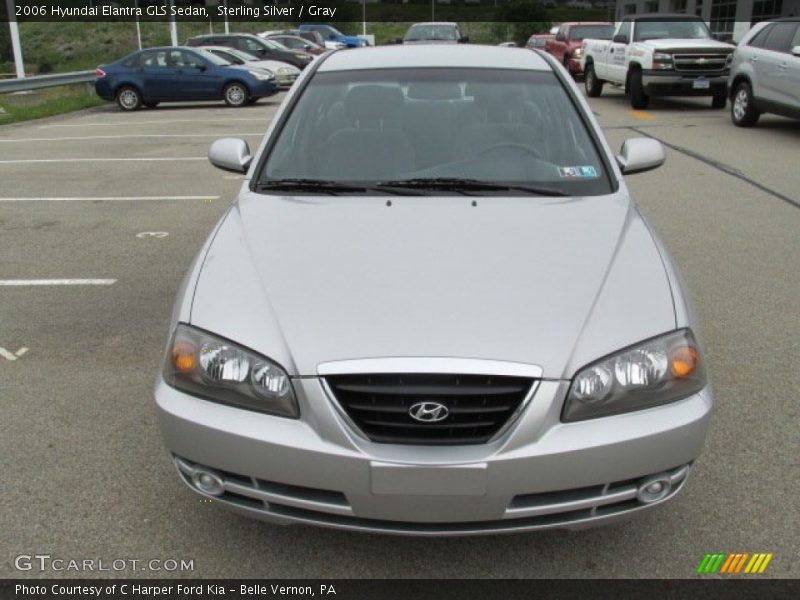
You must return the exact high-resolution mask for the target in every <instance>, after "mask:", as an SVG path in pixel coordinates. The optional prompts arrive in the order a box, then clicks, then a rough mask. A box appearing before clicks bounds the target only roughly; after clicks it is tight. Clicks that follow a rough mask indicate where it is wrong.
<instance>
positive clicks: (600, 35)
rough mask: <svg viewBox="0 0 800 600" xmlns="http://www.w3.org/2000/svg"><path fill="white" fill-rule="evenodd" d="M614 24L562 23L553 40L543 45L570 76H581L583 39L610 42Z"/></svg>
mask: <svg viewBox="0 0 800 600" xmlns="http://www.w3.org/2000/svg"><path fill="white" fill-rule="evenodd" d="M613 34H614V24H613V23H604V22H599V21H598V22H586V21H576V22H570V23H562V24H561V25H560V26H559V28H558V31H557V32H556V35H555V37H554V38H553V39H551V40H548V41H547V43H546V44H545V47H544V49H545V52H549V53H550V54H552V55H553V56H555V57H556V60H558V61H559V62H561V64H563V65H564V67H565V68H566V69H567V70H568V71H569V72H570V73H572V75H580V74H581V72H582V71H581V52H582V51H583V50H582V49H581V43H582V42H583V39H584V38H591V39H599V40H610V39H611V36H612V35H613Z"/></svg>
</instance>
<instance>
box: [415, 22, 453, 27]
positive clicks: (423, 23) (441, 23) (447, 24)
mask: <svg viewBox="0 0 800 600" xmlns="http://www.w3.org/2000/svg"><path fill="white" fill-rule="evenodd" d="M417 25H446V26H447V27H457V25H456V23H453V22H452V21H423V22H421V23H414V24H413V25H411V27H416V26H417Z"/></svg>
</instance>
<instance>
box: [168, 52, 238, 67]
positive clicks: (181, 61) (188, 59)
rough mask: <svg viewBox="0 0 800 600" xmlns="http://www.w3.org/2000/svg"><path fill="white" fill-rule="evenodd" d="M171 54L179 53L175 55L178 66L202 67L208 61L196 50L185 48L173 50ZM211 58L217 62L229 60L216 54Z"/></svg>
mask: <svg viewBox="0 0 800 600" xmlns="http://www.w3.org/2000/svg"><path fill="white" fill-rule="evenodd" d="M170 54H177V56H175V57H174V60H175V63H176V65H177V66H178V67H200V66H205V64H206V61H205V60H204V59H203V57H202V56H200V55H198V54H195V53H194V52H186V51H184V50H178V51H173V52H171V53H170ZM209 60H214V61H216V62H215V64H220V65H222V63H227V61H224V60H220V59H218V58H216V57H214V56H209Z"/></svg>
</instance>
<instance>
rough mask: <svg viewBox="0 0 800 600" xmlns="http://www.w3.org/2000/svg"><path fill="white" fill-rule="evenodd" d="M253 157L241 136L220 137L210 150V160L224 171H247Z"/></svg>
mask: <svg viewBox="0 0 800 600" xmlns="http://www.w3.org/2000/svg"><path fill="white" fill-rule="evenodd" d="M252 159H253V157H252V156H250V147H249V146H248V145H247V142H245V141H244V140H240V139H239V138H222V139H219V140H217V141H215V142H214V143H213V144H211V148H209V150H208V160H209V162H211V164H212V165H214V166H215V167H217V168H218V169H222V170H224V171H233V172H234V173H247V168H248V167H249V166H250V161H251V160H252Z"/></svg>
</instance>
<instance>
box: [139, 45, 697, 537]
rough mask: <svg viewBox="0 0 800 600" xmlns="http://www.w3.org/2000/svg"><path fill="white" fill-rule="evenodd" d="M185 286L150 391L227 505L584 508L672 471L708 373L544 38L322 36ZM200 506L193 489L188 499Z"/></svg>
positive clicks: (319, 517)
mask: <svg viewBox="0 0 800 600" xmlns="http://www.w3.org/2000/svg"><path fill="white" fill-rule="evenodd" d="M300 81H301V82H302V84H303V85H302V86H300V87H295V88H294V92H293V93H292V94H290V95H289V96H288V97H287V99H286V101H285V102H284V104H283V106H282V107H281V108H280V110H279V111H278V113H277V115H276V116H275V120H274V122H273V125H272V126H271V128H270V130H269V133H268V135H267V136H266V137H265V138H264V140H263V141H262V143H261V145H260V147H259V148H258V149H256V150H255V152H251V150H250V148H249V147H248V146H247V144H246V143H245V142H244V141H242V140H238V139H223V140H218V141H217V142H215V143H214V144H213V146H212V148H211V151H210V159H211V162H212V163H213V164H214V165H216V166H218V167H220V168H222V169H226V170H229V171H234V172H239V173H246V176H245V180H244V182H243V184H242V187H241V191H240V194H239V197H238V198H237V199H236V201H235V202H234V203H233V204H232V205H231V207H230V209H229V210H228V211H227V213H226V214H225V215H224V216H223V217H222V219H221V220H220V222H219V223H218V224H217V226H216V227H215V228H214V230H213V232H212V233H211V234H210V236H209V237H208V241H207V242H206V243H205V245H204V246H203V248H202V249H201V250H200V252H199V254H198V255H197V259H196V260H195V262H194V264H193V266H192V267H191V269H190V271H189V273H188V275H187V277H186V279H185V281H184V283H183V285H182V287H181V289H180V292H179V294H178V298H177V302H176V305H175V309H174V313H173V316H172V323H171V331H170V336H169V340H168V344H167V349H166V354H165V358H164V367H163V370H162V373H161V374H160V376H159V378H158V382H157V386H156V390H155V398H156V404H157V407H158V417H159V422H160V426H161V430H162V433H163V437H164V440H165V443H166V446H167V448H168V449H169V451H170V453H171V456H172V458H173V461H174V463H175V465H176V467H177V472H178V474H179V476H180V478H181V480H182V481H183V482H184V483H185V484H186V485H187V486H188V487H189V488H191V490H192V491H194V492H196V493H197V494H200V495H201V496H203V497H205V498H208V499H210V500H213V501H215V502H216V503H218V504H219V505H221V506H223V507H225V508H228V509H231V510H234V511H237V512H239V513H242V514H246V515H250V516H253V517H257V518H261V519H265V520H269V521H272V522H275V523H283V524H289V523H306V524H314V525H320V526H328V527H337V528H343V529H351V530H362V531H372V532H383V533H397V534H413V535H466V534H485V533H498V532H511V531H526V530H537V529H545V528H582V527H587V526H592V525H599V524H603V523H608V522H611V521H615V520H618V519H623V518H627V517H630V516H632V515H634V514H637V513H640V512H642V511H645V510H649V509H651V508H652V507H655V506H657V505H659V504H661V503H663V502H665V501H668V500H669V499H671V498H673V497H674V496H675V494H676V493H677V492H678V491H679V490H680V489H681V488H682V487H683V486H684V484H685V483H686V481H687V478H688V475H689V473H690V470H691V467H692V464H693V462H694V461H695V460H696V459H697V458H698V456H699V455H700V452H701V448H702V446H703V442H704V438H705V435H706V429H707V426H708V422H709V418H710V414H711V407H712V399H711V392H710V389H709V386H708V384H707V380H706V375H705V368H704V359H703V354H702V351H701V348H700V345H699V343H698V340H697V338H696V335H695V333H694V323H693V320H692V312H691V310H690V308H689V306H688V303H687V301H686V298H685V296H684V292H683V290H682V286H681V280H680V277H679V276H678V273H677V271H676V269H675V266H674V265H673V263H672V261H671V260H670V258H669V256H668V254H667V252H666V251H665V249H664V247H663V246H662V245H661V243H660V242H659V240H658V238H657V237H656V235H655V233H654V232H653V230H652V229H651V227H650V226H649V225H648V223H647V222H646V221H645V219H644V218H643V216H642V215H641V214H640V212H639V211H638V209H637V207H636V205H635V204H634V202H633V200H632V199H631V196H630V192H629V190H628V187H627V185H626V183H625V179H624V176H625V175H628V174H633V173H636V172H641V171H646V170H649V169H653V168H656V167H658V166H660V165H661V164H662V163H663V161H664V159H665V154H664V149H663V148H662V146H661V145H660V143H658V142H657V141H655V140H652V139H643V138H636V139H630V140H628V141H627V142H626V143H625V144H624V145H623V147H622V149H621V151H620V153H619V155H615V154H614V153H613V152H612V151H611V149H610V148H609V146H608V145H607V143H606V141H605V139H604V137H603V135H602V133H601V131H600V128H599V126H598V124H597V122H596V121H595V119H594V117H593V115H592V112H591V110H590V109H589V106H588V105H587V103H586V102H585V100H584V99H583V98H582V97H581V95H580V93H579V92H578V90H577V88H576V87H575V85H574V83H573V82H572V80H571V78H570V77H569V75H568V73H567V72H566V71H565V70H564V68H563V67H562V66H561V65H560V64H557V63H556V62H555V61H554V60H553V59H552V57H550V56H548V55H542V54H539V53H534V52H530V51H527V50H525V49H513V48H498V47H478V46H475V47H470V46H465V47H462V46H459V47H456V46H444V45H443V46H417V47H400V46H393V47H379V48H368V49H364V50H362V51H359V52H349V51H343V52H334V53H330V54H328V55H325V56H323V57H321V58H319V59H318V60H317V61H315V63H314V64H312V65H311V66H310V67H309V68H308V69H306V70H305V71H304V72H303V74H302V75H301V80H300ZM192 506H194V505H193V504H191V503H190V502H189V501H187V502H186V509H187V510H191V507H192Z"/></svg>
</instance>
